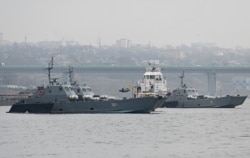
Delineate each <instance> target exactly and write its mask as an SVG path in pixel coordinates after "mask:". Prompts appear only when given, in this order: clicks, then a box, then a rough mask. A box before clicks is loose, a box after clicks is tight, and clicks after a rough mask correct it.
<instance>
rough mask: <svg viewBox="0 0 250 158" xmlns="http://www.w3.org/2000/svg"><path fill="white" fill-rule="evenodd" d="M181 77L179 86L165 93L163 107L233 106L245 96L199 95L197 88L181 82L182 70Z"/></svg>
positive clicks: (239, 103)
mask: <svg viewBox="0 0 250 158" xmlns="http://www.w3.org/2000/svg"><path fill="white" fill-rule="evenodd" d="M180 78H181V87H180V88H176V89H174V90H173V91H172V92H171V93H168V94H167V98H166V102H165V103H164V104H163V106H164V107H168V108H234V107H236V106H239V105H241V104H243V103H244V101H245V100H246V98H247V96H240V95H236V96H232V95H226V96H223V97H212V96H205V95H199V94H198V91H197V89H194V88H189V87H187V85H186V84H184V83H183V78H184V71H183V73H182V75H181V76H180Z"/></svg>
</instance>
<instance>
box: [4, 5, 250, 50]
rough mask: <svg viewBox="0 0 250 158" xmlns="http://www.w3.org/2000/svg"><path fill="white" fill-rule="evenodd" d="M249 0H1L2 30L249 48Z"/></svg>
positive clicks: (39, 37) (16, 36) (7, 35)
mask: <svg viewBox="0 0 250 158" xmlns="http://www.w3.org/2000/svg"><path fill="white" fill-rule="evenodd" d="M249 8H250V1H249V0H0V20H1V22H0V32H2V33H3V35H4V39H6V40H10V41H17V42H21V41H24V39H25V36H27V40H28V42H37V41H43V40H62V39H64V40H75V41H78V42H80V43H81V44H92V45H97V40H98V37H99V36H100V37H101V42H102V44H108V45H111V44H114V43H115V41H116V40H117V39H120V38H127V39H130V40H132V43H133V44H149V43H150V44H152V45H156V46H164V45H180V44H187V45H188V44H191V43H196V42H204V43H206V42H207V43H215V44H217V45H218V46H222V47H226V48H233V47H236V46H242V47H248V48H250V9H249Z"/></svg>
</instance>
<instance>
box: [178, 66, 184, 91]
mask: <svg viewBox="0 0 250 158" xmlns="http://www.w3.org/2000/svg"><path fill="white" fill-rule="evenodd" d="M179 78H180V79H181V87H182V88H184V87H185V84H183V78H184V70H182V73H181V76H179Z"/></svg>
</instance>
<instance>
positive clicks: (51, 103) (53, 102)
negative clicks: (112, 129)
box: [9, 58, 164, 113]
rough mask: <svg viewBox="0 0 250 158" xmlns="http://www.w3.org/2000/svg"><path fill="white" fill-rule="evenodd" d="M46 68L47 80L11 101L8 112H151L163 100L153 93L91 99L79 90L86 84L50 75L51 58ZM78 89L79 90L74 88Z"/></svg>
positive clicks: (51, 67) (90, 95) (91, 97)
mask: <svg viewBox="0 0 250 158" xmlns="http://www.w3.org/2000/svg"><path fill="white" fill-rule="evenodd" d="M47 69H48V72H49V73H48V78H49V84H48V85H47V86H40V87H37V89H36V91H35V92H34V94H33V95H32V96H30V97H29V98H27V99H24V100H21V101H19V102H17V103H15V104H13V105H12V106H11V108H10V110H9V113H150V112H152V111H154V110H155V109H156V108H158V107H159V106H160V105H162V103H163V102H164V99H163V98H162V97H153V96H152V97H141V98H123V99H113V98H111V99H109V98H108V99H107V98H106V99H93V96H92V93H91V92H90V93H88V94H89V95H84V94H81V93H80V92H81V91H82V90H83V91H84V88H85V90H87V88H88V87H86V86H84V87H81V86H77V85H72V84H60V83H59V82H58V81H57V79H55V78H54V79H52V78H51V77H50V71H51V70H52V69H53V58H52V61H51V63H49V66H48V68H47ZM77 89H78V90H79V91H78V92H76V91H74V90H77ZM85 94H86V93H85Z"/></svg>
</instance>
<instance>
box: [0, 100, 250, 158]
mask: <svg viewBox="0 0 250 158" xmlns="http://www.w3.org/2000/svg"><path fill="white" fill-rule="evenodd" d="M9 108H10V107H8V106H5V107H0V158H22V157H25V158H27V157H30V158H68V157H72V158H78V157H79V158H80V157H81V158H82V157H93V158H103V157H109V158H118V157H122V158H140V157H143V158H144V157H145V158H165V157H174V158H179V157H180V158H182V157H185V158H186V157H190V158H195V157H199V158H200V157H206V158H207V157H211V158H215V157H217V158H218V157H222V158H228V157H237V158H244V157H246V158H248V157H249V155H250V100H247V101H246V102H245V103H244V105H242V106H239V107H237V108H235V109H166V108H164V109H157V110H156V112H154V113H153V114H54V115H50V114H9V113H5V112H6V111H8V110H9Z"/></svg>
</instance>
